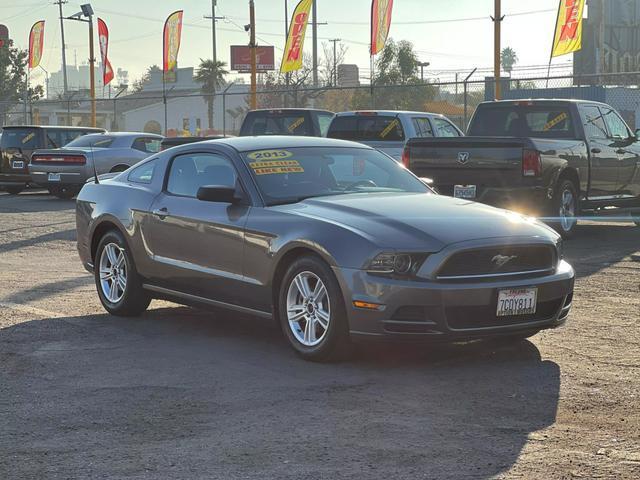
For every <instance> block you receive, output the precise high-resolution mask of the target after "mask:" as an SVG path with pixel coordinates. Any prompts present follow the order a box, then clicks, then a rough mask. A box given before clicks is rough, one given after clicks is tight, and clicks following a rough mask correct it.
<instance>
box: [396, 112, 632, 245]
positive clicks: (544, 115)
mask: <svg viewBox="0 0 640 480" xmlns="http://www.w3.org/2000/svg"><path fill="white" fill-rule="evenodd" d="M468 134H469V136H467V137H459V138H412V139H411V140H409V141H408V142H407V144H406V146H405V150H404V153H403V163H404V164H405V166H406V167H407V168H409V169H411V170H412V171H413V172H414V173H415V174H416V175H418V176H419V177H429V178H431V179H433V186H434V187H435V188H436V189H437V190H438V192H440V193H441V194H445V195H451V196H455V197H459V198H465V199H470V200H475V201H478V202H482V203H488V204H491V205H496V206H500V207H504V208H509V209H512V210H517V211H521V212H524V213H528V214H532V215H537V216H541V217H543V218H545V219H546V220H547V221H548V222H549V223H550V224H552V225H553V226H554V227H555V228H556V229H557V230H558V231H559V232H560V233H561V234H562V235H563V236H565V237H569V236H571V234H572V233H573V232H574V230H575V226H576V224H577V217H578V216H580V215H584V214H589V215H595V214H599V213H605V212H606V213H607V214H610V213H611V212H612V211H614V212H619V213H622V212H623V211H624V213H625V215H626V214H628V213H630V214H631V215H632V216H631V218H632V219H633V220H634V221H635V223H636V224H637V225H640V217H639V216H636V215H638V213H637V212H638V210H637V209H640V142H639V141H638V137H637V135H636V133H633V132H632V131H631V130H630V129H629V127H628V126H627V124H626V123H625V121H624V120H623V119H622V118H621V117H620V115H618V113H617V112H616V111H615V110H613V108H611V107H610V106H608V105H605V104H602V103H597V102H590V101H582V100H518V101H495V102H484V103H482V104H480V105H479V106H478V108H477V110H476V112H475V114H474V116H473V118H472V119H471V122H470V124H469V129H468ZM609 207H617V208H615V209H613V210H612V209H611V208H609Z"/></svg>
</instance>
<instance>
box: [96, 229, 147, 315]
mask: <svg viewBox="0 0 640 480" xmlns="http://www.w3.org/2000/svg"><path fill="white" fill-rule="evenodd" d="M109 252H111V253H109ZM94 265H95V267H94V270H95V272H94V278H95V282H96V288H97V290H98V296H99V297H100V301H101V302H102V305H103V306H104V308H105V310H107V312H109V313H111V314H112V315H117V316H119V317H135V316H138V315H141V314H142V313H143V312H144V311H145V310H146V309H147V307H148V306H149V303H150V302H151V297H150V295H149V294H148V293H147V292H146V291H144V289H143V288H142V281H141V279H140V276H139V275H138V272H137V270H136V266H135V263H134V261H133V257H132V256H131V252H130V251H129V248H128V246H127V244H126V242H125V240H124V237H123V236H122V234H121V233H120V232H118V231H115V230H112V231H110V232H107V233H106V234H105V235H104V236H103V237H102V238H101V239H100V243H99V244H98V249H97V250H96V256H95V259H94Z"/></svg>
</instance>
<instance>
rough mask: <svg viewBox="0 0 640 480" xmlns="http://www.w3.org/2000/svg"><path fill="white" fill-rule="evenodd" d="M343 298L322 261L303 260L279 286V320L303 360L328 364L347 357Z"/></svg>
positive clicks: (347, 333)
mask: <svg viewBox="0 0 640 480" xmlns="http://www.w3.org/2000/svg"><path fill="white" fill-rule="evenodd" d="M319 282H320V283H319ZM322 286H324V289H322ZM303 290H306V292H305V293H306V295H305V294H303ZM314 294H315V295H316V297H315V299H314V298H313V295H314ZM342 298H343V297H342V291H341V290H340V286H339V285H338V281H337V280H336V278H335V275H334V274H333V272H332V271H331V268H329V266H328V265H327V264H326V263H325V262H323V261H322V260H321V259H320V258H318V257H315V256H312V255H309V256H304V257H301V258H299V259H298V260H296V261H295V262H293V263H292V264H291V265H290V266H289V268H288V269H287V272H286V274H285V275H284V277H283V279H282V283H281V285H280V286H279V292H278V307H279V308H278V316H279V321H280V326H281V328H282V331H283V332H284V334H285V336H286V338H287V340H288V341H289V344H290V345H291V346H292V347H293V349H294V350H295V351H296V353H297V354H298V355H299V356H300V357H302V358H304V359H305V360H310V361H314V362H327V361H336V360H341V359H344V358H345V357H346V356H347V353H348V352H349V346H350V342H349V328H348V323H347V315H346V312H345V308H344V303H343V299H342ZM293 306H297V308H292V307H293ZM307 326H309V329H307Z"/></svg>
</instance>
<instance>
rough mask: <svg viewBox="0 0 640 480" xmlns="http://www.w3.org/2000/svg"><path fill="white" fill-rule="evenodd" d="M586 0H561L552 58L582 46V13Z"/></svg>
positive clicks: (575, 50) (574, 50)
mask: <svg viewBox="0 0 640 480" xmlns="http://www.w3.org/2000/svg"><path fill="white" fill-rule="evenodd" d="M584 3H585V0H560V6H559V7H558V19H557V20H556V30H555V34H554V37H553V48H552V50H551V58H553V57H559V56H560V55H566V54H567V53H572V52H577V51H578V50H580V49H581V48H582V13H583V11H584Z"/></svg>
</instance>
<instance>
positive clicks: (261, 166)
mask: <svg viewBox="0 0 640 480" xmlns="http://www.w3.org/2000/svg"><path fill="white" fill-rule="evenodd" d="M249 165H250V166H251V168H252V169H253V173H255V174H256V175H273V174H278V173H279V174H285V173H303V172H304V168H302V167H301V166H300V162H298V161H297V160H273V161H260V162H253V163H250V164H249Z"/></svg>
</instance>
